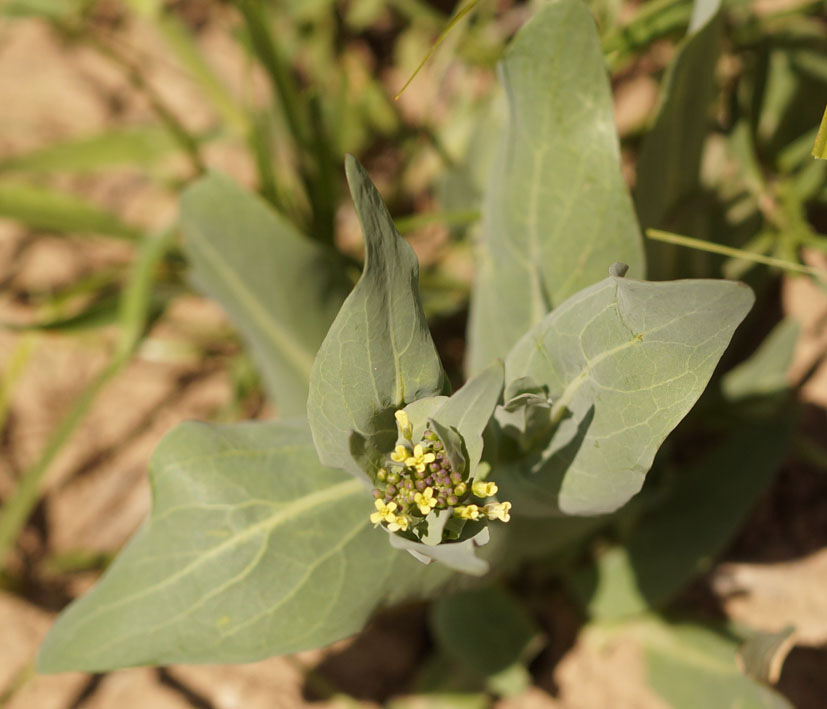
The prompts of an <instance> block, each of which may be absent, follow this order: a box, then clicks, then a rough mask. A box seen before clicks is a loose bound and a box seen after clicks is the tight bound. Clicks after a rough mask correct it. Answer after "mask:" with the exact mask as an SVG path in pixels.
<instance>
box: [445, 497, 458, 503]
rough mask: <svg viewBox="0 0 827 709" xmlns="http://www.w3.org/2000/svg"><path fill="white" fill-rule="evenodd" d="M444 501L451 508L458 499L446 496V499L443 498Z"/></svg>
mask: <svg viewBox="0 0 827 709" xmlns="http://www.w3.org/2000/svg"><path fill="white" fill-rule="evenodd" d="M445 501H446V502H447V503H448V504H449V505H452V506H453V505H455V504H457V502H459V498H458V497H457V496H456V495H448V497H446V498H445Z"/></svg>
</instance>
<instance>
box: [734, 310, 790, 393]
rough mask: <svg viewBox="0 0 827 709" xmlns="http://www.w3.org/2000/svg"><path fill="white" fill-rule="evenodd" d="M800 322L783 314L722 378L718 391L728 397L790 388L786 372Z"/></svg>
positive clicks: (775, 391)
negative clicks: (783, 317) (782, 317)
mask: <svg viewBox="0 0 827 709" xmlns="http://www.w3.org/2000/svg"><path fill="white" fill-rule="evenodd" d="M800 333H801V324H800V323H799V322H798V321H797V320H793V319H792V318H785V319H784V320H782V321H781V322H780V323H778V325H776V326H775V327H774V328H773V330H772V332H770V334H769V335H767V337H766V338H765V339H764V341H763V342H762V343H761V345H760V346H759V347H758V349H757V350H755V352H754V353H753V354H752V355H751V356H750V357H749V358H748V359H746V360H744V361H743V362H741V363H740V364H739V365H738V366H737V367H735V368H733V369H732V370H730V371H729V372H727V373H726V375H725V376H724V377H723V378H722V379H721V391H722V392H723V394H724V396H725V397H726V398H727V399H728V400H730V401H738V400H743V399H748V398H755V397H766V396H772V395H774V394H778V393H779V392H783V391H785V390H787V389H788V388H789V385H790V383H789V381H788V377H787V372H788V371H789V369H790V365H791V364H792V361H793V355H794V353H795V345H796V342H798V336H799V334H800Z"/></svg>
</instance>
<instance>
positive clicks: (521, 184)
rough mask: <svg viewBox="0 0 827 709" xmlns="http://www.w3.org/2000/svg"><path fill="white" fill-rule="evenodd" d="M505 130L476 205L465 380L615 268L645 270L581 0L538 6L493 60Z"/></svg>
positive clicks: (601, 68) (596, 46)
mask: <svg viewBox="0 0 827 709" xmlns="http://www.w3.org/2000/svg"><path fill="white" fill-rule="evenodd" d="M500 74H501V77H502V81H503V83H504V84H505V87H506V92H507V95H508V98H509V103H510V118H509V126H508V130H507V132H506V133H505V135H504V137H503V140H502V144H501V147H500V154H499V157H498V159H497V161H496V164H495V166H494V170H493V172H492V176H491V181H490V183H489V185H488V189H487V192H486V194H485V198H484V203H483V233H482V238H481V242H480V245H479V249H478V260H477V261H478V267H477V277H476V281H475V284H474V291H473V297H472V300H471V316H470V325H469V355H468V365H469V370H470V371H471V372H472V373H475V372H478V371H479V370H480V369H482V368H483V367H485V366H486V365H488V364H489V363H490V362H491V360H493V359H495V358H496V357H504V356H505V355H506V354H507V353H508V351H509V349H511V347H512V346H513V345H514V343H515V342H517V340H518V339H519V338H520V337H521V336H522V335H523V333H525V331H526V330H528V328H530V327H532V326H533V325H535V324H536V323H538V322H539V321H540V320H541V319H542V318H543V316H544V315H545V314H546V313H547V312H548V311H549V310H550V309H551V308H553V307H555V306H556V305H558V304H559V303H561V302H562V301H563V300H564V299H566V298H568V297H569V296H570V295H572V294H574V293H576V292H577V291H579V290H580V289H581V288H584V287H586V286H590V285H592V284H593V283H595V282H597V281H598V280H600V279H601V278H602V277H603V275H604V274H605V273H606V269H607V268H608V267H609V266H610V265H611V264H612V263H613V262H614V261H625V262H626V263H628V264H629V265H630V266H631V268H632V274H633V275H637V276H642V275H643V269H644V261H643V251H642V244H641V240H640V233H639V230H638V226H637V222H636V219H635V214H634V210H633V208H632V202H631V199H630V197H629V193H628V191H627V189H626V185H625V183H624V181H623V178H622V176H621V173H620V162H619V149H618V141H617V133H616V131H615V124H614V113H613V108H612V96H611V90H610V87H609V79H608V76H607V73H606V68H605V63H604V59H603V53H602V50H601V48H600V40H599V37H598V34H597V30H596V28H595V24H594V20H593V18H592V16H591V14H590V12H589V10H588V8H587V7H586V5H585V4H584V3H583V2H581V0H554V1H553V2H549V3H546V4H544V5H543V6H542V7H541V8H540V9H539V10H538V11H537V14H536V15H535V16H534V17H533V18H532V19H531V20H530V21H529V22H528V23H526V25H525V26H524V27H523V28H522V29H521V30H520V32H519V33H518V34H517V36H516V37H515V39H514V41H513V42H512V43H511V45H510V47H509V48H508V50H507V52H506V55H505V58H504V60H503V62H502V64H501V65H500Z"/></svg>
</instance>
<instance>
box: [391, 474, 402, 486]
mask: <svg viewBox="0 0 827 709" xmlns="http://www.w3.org/2000/svg"><path fill="white" fill-rule="evenodd" d="M400 479H401V478H400V477H399V473H396V472H393V473H388V482H389V483H393V484H394V485H395V484H396V483H398V482H399V480H400Z"/></svg>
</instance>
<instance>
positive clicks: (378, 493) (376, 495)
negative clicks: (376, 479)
mask: <svg viewBox="0 0 827 709" xmlns="http://www.w3.org/2000/svg"><path fill="white" fill-rule="evenodd" d="M373 496H374V497H375V498H376V499H379V498H380V497H382V491H381V490H377V489H376V488H374V490H373Z"/></svg>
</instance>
